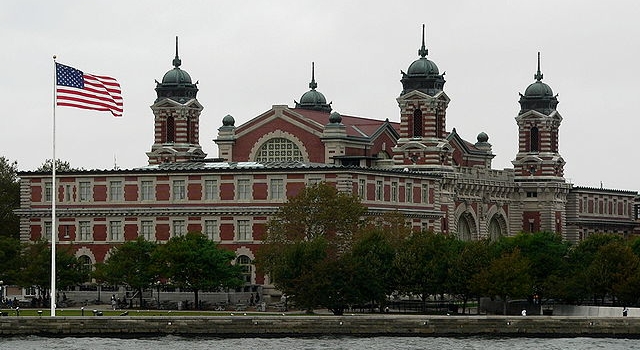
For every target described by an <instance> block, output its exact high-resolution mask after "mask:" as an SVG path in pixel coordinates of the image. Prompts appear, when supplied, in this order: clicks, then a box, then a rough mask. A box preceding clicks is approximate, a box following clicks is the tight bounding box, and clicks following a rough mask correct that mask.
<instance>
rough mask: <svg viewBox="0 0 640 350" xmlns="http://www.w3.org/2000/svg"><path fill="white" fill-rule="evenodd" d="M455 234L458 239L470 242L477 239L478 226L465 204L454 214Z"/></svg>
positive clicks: (470, 209)
mask: <svg viewBox="0 0 640 350" xmlns="http://www.w3.org/2000/svg"><path fill="white" fill-rule="evenodd" d="M455 218H456V221H455V225H456V227H455V231H454V232H455V234H456V236H457V237H458V239H460V240H463V241H471V240H473V239H477V237H478V225H477V222H478V221H477V220H476V215H475V213H474V212H473V209H472V208H471V207H470V206H468V205H467V204H461V205H460V206H458V208H457V209H456V213H455Z"/></svg>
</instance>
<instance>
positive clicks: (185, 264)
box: [154, 232, 243, 307]
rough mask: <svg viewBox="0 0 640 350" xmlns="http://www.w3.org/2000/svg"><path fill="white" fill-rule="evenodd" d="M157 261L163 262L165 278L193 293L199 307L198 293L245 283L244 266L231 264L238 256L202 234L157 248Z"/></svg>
mask: <svg viewBox="0 0 640 350" xmlns="http://www.w3.org/2000/svg"><path fill="white" fill-rule="evenodd" d="M154 259H156V260H157V261H159V262H160V271H161V274H162V276H163V277H165V278H167V279H169V280H170V282H171V283H173V284H175V285H177V286H179V287H181V288H188V289H191V290H192V291H193V293H194V302H195V306H196V307H199V305H200V304H199V300H198V292H199V291H201V290H203V289H211V288H224V287H238V286H241V285H242V283H243V280H242V270H241V267H240V266H238V265H233V264H232V262H233V260H234V259H235V253H233V252H232V251H229V250H226V249H223V248H220V247H219V246H218V244H217V243H215V242H213V241H211V240H209V239H208V238H207V237H206V236H205V235H203V234H202V233H199V232H189V233H187V234H186V235H184V236H176V237H172V238H171V239H170V240H169V241H168V242H167V243H166V244H164V245H160V246H158V249H156V253H155V255H154Z"/></svg>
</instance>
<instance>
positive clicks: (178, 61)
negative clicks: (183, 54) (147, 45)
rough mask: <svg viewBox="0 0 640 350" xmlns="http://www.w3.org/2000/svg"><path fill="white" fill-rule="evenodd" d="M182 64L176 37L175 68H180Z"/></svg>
mask: <svg viewBox="0 0 640 350" xmlns="http://www.w3.org/2000/svg"><path fill="white" fill-rule="evenodd" d="M181 64H182V61H181V60H180V57H178V36H177V35H176V58H174V59H173V66H174V67H176V68H178V67H180V65H181Z"/></svg>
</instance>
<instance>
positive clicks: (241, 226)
mask: <svg viewBox="0 0 640 350" xmlns="http://www.w3.org/2000/svg"><path fill="white" fill-rule="evenodd" d="M252 238H253V237H252V234H251V224H250V222H249V220H238V241H251V239H252Z"/></svg>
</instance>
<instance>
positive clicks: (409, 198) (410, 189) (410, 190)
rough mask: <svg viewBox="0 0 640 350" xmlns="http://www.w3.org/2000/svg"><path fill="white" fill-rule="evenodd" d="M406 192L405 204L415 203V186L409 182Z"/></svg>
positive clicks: (405, 186) (405, 187)
mask: <svg viewBox="0 0 640 350" xmlns="http://www.w3.org/2000/svg"><path fill="white" fill-rule="evenodd" d="M404 190H405V196H404V199H405V202H407V203H413V184H412V183H411V182H407V183H406V184H405V185H404Z"/></svg>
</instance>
